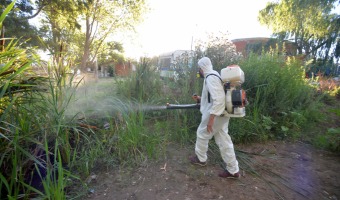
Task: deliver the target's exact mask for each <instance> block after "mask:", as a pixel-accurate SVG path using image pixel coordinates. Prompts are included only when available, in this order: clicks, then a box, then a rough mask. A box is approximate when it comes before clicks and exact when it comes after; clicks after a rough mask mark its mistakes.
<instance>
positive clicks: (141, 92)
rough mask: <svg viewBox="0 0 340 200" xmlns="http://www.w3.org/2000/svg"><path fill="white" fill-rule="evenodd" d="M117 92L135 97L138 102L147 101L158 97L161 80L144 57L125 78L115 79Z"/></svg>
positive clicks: (127, 96)
mask: <svg viewBox="0 0 340 200" xmlns="http://www.w3.org/2000/svg"><path fill="white" fill-rule="evenodd" d="M117 84H118V87H117V93H118V94H119V95H121V96H123V97H125V98H127V99H137V100H138V101H140V102H149V101H155V100H157V99H159V97H160V95H161V89H162V82H161V79H160V77H159V74H158V73H157V72H155V69H153V68H152V67H151V66H150V65H149V61H148V60H147V59H146V58H144V59H142V60H141V62H140V63H139V65H138V66H137V68H136V71H135V72H133V73H131V75H130V76H129V77H127V78H126V79H117Z"/></svg>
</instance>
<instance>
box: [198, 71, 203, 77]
mask: <svg viewBox="0 0 340 200" xmlns="http://www.w3.org/2000/svg"><path fill="white" fill-rule="evenodd" d="M196 77H197V78H204V74H203V73H201V71H198V72H197V74H196Z"/></svg>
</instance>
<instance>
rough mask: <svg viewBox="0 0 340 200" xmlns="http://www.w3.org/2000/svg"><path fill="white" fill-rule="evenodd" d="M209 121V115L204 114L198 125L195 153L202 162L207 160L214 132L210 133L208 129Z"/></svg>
mask: <svg viewBox="0 0 340 200" xmlns="http://www.w3.org/2000/svg"><path fill="white" fill-rule="evenodd" d="M208 121H209V115H206V116H202V120H201V123H200V125H199V126H198V128H197V133H196V135H197V137H196V145H195V153H196V155H197V157H198V159H199V160H200V161H201V162H205V161H207V152H208V145H209V140H210V139H211V138H212V137H213V134H212V133H211V134H210V133H208V131H207V125H208Z"/></svg>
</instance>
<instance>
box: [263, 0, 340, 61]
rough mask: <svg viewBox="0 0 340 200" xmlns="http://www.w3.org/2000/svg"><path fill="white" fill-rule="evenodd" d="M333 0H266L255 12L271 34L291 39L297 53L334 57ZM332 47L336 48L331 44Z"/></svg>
mask: <svg viewBox="0 0 340 200" xmlns="http://www.w3.org/2000/svg"><path fill="white" fill-rule="evenodd" d="M337 4H338V2H337V1H336V0H326V1H325V0H317V1H309V0H282V1H278V2H269V3H268V4H267V5H266V7H265V8H264V9H262V10H261V11H260V12H259V20H260V22H261V23H262V24H265V25H267V26H268V27H269V28H271V29H272V30H273V32H274V34H276V35H278V36H280V37H282V38H284V39H289V40H293V41H294V43H295V44H296V45H297V47H298V54H302V53H305V54H306V55H307V56H310V57H311V58H316V57H317V54H318V53H319V55H318V56H319V57H322V58H323V59H324V60H325V61H328V58H329V57H331V56H335V57H338V56H339V55H338V54H337V53H336V52H337V51H338V50H337V48H338V47H336V44H337V42H338V37H339V34H338V33H339V22H338V21H339V17H338V15H337V14H335V13H331V11H332V9H333V8H334V7H335V5H337ZM332 47H336V48H332Z"/></svg>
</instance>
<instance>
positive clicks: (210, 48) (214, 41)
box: [195, 33, 242, 71]
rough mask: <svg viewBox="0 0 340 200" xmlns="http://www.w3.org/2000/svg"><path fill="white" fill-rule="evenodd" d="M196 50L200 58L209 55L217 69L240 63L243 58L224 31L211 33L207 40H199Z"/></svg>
mask: <svg viewBox="0 0 340 200" xmlns="http://www.w3.org/2000/svg"><path fill="white" fill-rule="evenodd" d="M195 50H196V53H197V57H198V58H201V57H203V56H207V57H209V58H210V59H211V61H212V64H213V66H214V69H215V70H216V71H220V70H221V69H222V68H224V67H226V66H228V65H230V64H235V63H238V62H239V60H240V59H241V58H242V54H240V53H238V52H236V47H235V45H234V44H233V43H232V42H231V41H230V40H229V39H228V36H227V35H226V34H224V33H219V34H210V35H209V36H208V39H207V40H205V41H198V42H197V45H196V47H195Z"/></svg>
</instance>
